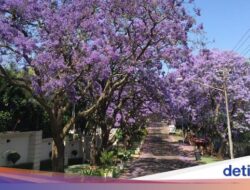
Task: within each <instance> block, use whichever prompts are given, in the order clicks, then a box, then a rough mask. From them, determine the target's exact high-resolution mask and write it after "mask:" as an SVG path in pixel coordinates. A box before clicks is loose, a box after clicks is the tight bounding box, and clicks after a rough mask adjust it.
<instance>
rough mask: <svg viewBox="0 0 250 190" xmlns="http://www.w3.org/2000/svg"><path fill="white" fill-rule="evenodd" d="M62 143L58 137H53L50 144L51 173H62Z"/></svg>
mask: <svg viewBox="0 0 250 190" xmlns="http://www.w3.org/2000/svg"><path fill="white" fill-rule="evenodd" d="M64 149H65V147H64V143H63V139H61V138H60V137H59V136H57V137H53V143H52V171H54V172H64Z"/></svg>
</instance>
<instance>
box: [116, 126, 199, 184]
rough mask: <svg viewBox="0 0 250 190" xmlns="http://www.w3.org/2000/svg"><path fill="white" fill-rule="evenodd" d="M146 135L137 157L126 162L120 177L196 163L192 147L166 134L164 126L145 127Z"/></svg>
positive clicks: (174, 168) (137, 175)
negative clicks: (126, 164)
mask: <svg viewBox="0 0 250 190" xmlns="http://www.w3.org/2000/svg"><path fill="white" fill-rule="evenodd" d="M147 129H148V132H149V134H148V136H147V137H146V139H145V142H144V145H143V147H142V151H141V155H140V157H139V158H138V159H135V160H132V161H131V162H130V163H128V166H127V168H125V171H124V173H123V174H122V175H121V176H120V179H131V178H136V177H140V176H145V175H150V174H156V173H161V172H167V171H170V170H176V169H181V168H186V167H190V166H195V165H198V164H197V163H196V162H195V158H194V154H193V147H192V146H189V145H183V144H181V143H179V142H178V139H177V138H176V137H175V136H173V135H168V130H167V128H166V127H156V126H152V127H149V128H147Z"/></svg>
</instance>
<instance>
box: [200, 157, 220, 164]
mask: <svg viewBox="0 0 250 190" xmlns="http://www.w3.org/2000/svg"><path fill="white" fill-rule="evenodd" d="M218 161H221V160H220V159H218V158H216V157H213V156H202V157H201V160H200V161H199V162H200V163H201V164H211V163H214V162H218Z"/></svg>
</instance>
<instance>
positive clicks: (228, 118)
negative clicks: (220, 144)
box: [223, 69, 234, 159]
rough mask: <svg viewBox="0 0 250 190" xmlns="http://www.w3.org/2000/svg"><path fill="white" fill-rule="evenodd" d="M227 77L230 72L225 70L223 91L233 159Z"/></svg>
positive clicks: (231, 150) (230, 150)
mask: <svg viewBox="0 0 250 190" xmlns="http://www.w3.org/2000/svg"><path fill="white" fill-rule="evenodd" d="M227 75H228V72H227V71H226V70H225V69H224V70H223V91H224V96H225V104H226V114H227V131H228V143H229V152H230V158H231V159H233V158H234V153H233V139H232V131H231V123H230V114H229V106H228V94H227V84H226V81H227Z"/></svg>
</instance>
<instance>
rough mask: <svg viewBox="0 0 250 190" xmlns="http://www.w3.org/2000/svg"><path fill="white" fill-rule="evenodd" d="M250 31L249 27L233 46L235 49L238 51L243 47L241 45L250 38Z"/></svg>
mask: <svg viewBox="0 0 250 190" xmlns="http://www.w3.org/2000/svg"><path fill="white" fill-rule="evenodd" d="M249 32H250V28H248V29H247V31H246V32H245V33H244V34H243V36H242V37H241V38H240V40H239V41H238V42H237V43H236V45H235V46H234V48H233V51H237V50H239V49H241V47H242V46H243V45H244V44H245V43H246V42H247V41H248V39H249V38H250V34H249ZM245 38H246V39H245Z"/></svg>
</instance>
